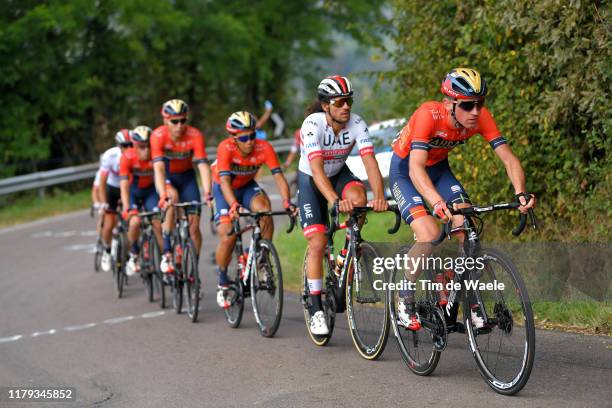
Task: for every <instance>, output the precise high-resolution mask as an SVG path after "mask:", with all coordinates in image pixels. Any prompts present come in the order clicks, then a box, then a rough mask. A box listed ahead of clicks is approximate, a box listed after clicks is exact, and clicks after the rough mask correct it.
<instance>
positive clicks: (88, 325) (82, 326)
mask: <svg viewBox="0 0 612 408" xmlns="http://www.w3.org/2000/svg"><path fill="white" fill-rule="evenodd" d="M97 325H98V323H87V324H81V325H78V326H68V327H64V330H66V331H77V330H85V329H89V328H91V327H94V326H97Z"/></svg>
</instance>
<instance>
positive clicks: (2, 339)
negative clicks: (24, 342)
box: [0, 334, 23, 343]
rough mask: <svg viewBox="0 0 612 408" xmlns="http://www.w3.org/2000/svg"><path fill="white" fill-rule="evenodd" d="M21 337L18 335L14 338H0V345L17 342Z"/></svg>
mask: <svg viewBox="0 0 612 408" xmlns="http://www.w3.org/2000/svg"><path fill="white" fill-rule="evenodd" d="M22 337H23V335H21V334H18V335H16V336H11V337H0V343H9V342H11V341H17V340H19V339H20V338H22Z"/></svg>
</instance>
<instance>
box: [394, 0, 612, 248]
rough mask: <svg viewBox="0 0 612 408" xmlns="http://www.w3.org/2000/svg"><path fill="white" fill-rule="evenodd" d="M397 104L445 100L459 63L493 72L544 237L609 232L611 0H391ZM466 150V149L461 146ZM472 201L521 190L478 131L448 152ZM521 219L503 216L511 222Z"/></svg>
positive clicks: (501, 119) (499, 111) (596, 236)
mask: <svg viewBox="0 0 612 408" xmlns="http://www.w3.org/2000/svg"><path fill="white" fill-rule="evenodd" d="M393 5H394V7H395V11H396V13H395V16H394V28H395V30H396V31H395V39H396V41H397V43H398V48H397V50H396V51H395V52H394V53H393V58H394V60H395V62H396V64H397V71H396V73H395V79H396V81H397V86H398V90H399V93H400V94H401V97H400V100H399V101H398V106H397V109H398V111H400V112H402V114H404V115H405V116H409V115H410V114H411V113H412V112H413V111H414V110H415V109H416V108H417V107H418V105H419V104H421V103H422V102H424V101H426V100H429V99H440V93H439V85H440V82H441V80H442V78H443V76H444V74H445V73H446V72H447V71H449V70H450V69H451V68H453V67H455V66H468V67H474V68H476V69H478V70H479V71H480V72H481V73H482V74H483V75H484V76H485V78H486V79H487V83H488V84H489V89H490V96H489V97H488V98H487V104H488V106H489V108H490V110H491V111H492V113H493V115H494V117H495V119H496V121H497V123H498V126H499V127H500V129H501V131H502V133H504V135H505V136H506V137H507V139H508V140H509V143H510V146H511V147H512V149H513V150H514V152H515V153H516V154H517V156H518V157H519V158H520V159H521V161H522V164H523V167H524V169H525V172H526V176H527V188H528V190H530V191H533V192H534V193H536V194H537V195H538V197H539V210H538V214H539V217H540V220H541V224H542V227H543V232H542V236H543V237H545V238H547V239H553V240H557V239H561V240H589V241H593V240H594V241H607V242H609V241H610V239H611V238H612V233H611V232H610V231H611V230H612V229H611V228H610V227H611V225H610V222H609V219H610V217H611V216H612V208H611V207H610V205H609V203H610V202H612V180H611V177H610V173H611V171H612V160H611V159H610V147H609V146H608V145H607V143H606V142H608V141H609V131H610V124H611V121H612V119H611V105H610V103H609V95H610V87H611V84H610V75H611V70H610V50H611V44H610V24H609V21H608V18H609V11H610V7H609V3H606V2H601V1H594V2H584V1H579V0H572V1H558V0H542V1H538V2H532V1H528V0H513V1H509V0H503V1H493V0H485V1H461V2H460V1H455V0H445V1H437V2H430V1H425V0H394V1H393ZM457 150H459V149H457ZM450 158H451V166H452V167H453V168H454V170H455V171H456V173H457V176H458V177H460V179H461V181H462V182H463V183H465V184H466V185H467V188H468V190H469V192H470V195H471V196H472V198H473V200H474V201H475V202H479V203H486V202H490V201H496V200H508V199H509V198H510V197H511V196H512V195H513V193H514V191H513V190H512V188H511V185H510V183H509V181H508V179H507V177H506V176H505V170H504V168H503V165H501V163H500V162H499V161H498V160H496V158H495V154H494V153H493V152H492V151H491V149H490V148H488V146H486V144H485V143H484V142H483V141H482V140H480V141H478V140H473V141H471V142H470V143H469V144H468V145H467V146H464V147H462V148H461V149H460V150H459V151H454V152H453V153H452V154H451V155H450ZM510 222H515V221H514V219H512V220H510V219H509V218H507V219H506V224H505V225H509V223H510Z"/></svg>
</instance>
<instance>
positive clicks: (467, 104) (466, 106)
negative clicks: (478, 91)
mask: <svg viewBox="0 0 612 408" xmlns="http://www.w3.org/2000/svg"><path fill="white" fill-rule="evenodd" d="M484 103H485V100H484V99H480V100H478V101H463V102H459V104H458V105H459V107H460V108H461V109H463V110H464V111H467V112H471V111H472V109H474V106H476V109H478V110H481V109H482V107H483V106H484Z"/></svg>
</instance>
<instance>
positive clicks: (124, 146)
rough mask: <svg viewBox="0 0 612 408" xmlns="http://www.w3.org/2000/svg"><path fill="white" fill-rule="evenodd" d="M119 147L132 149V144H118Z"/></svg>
mask: <svg viewBox="0 0 612 408" xmlns="http://www.w3.org/2000/svg"><path fill="white" fill-rule="evenodd" d="M119 147H123V148H128V147H132V143H131V142H129V143H119Z"/></svg>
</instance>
